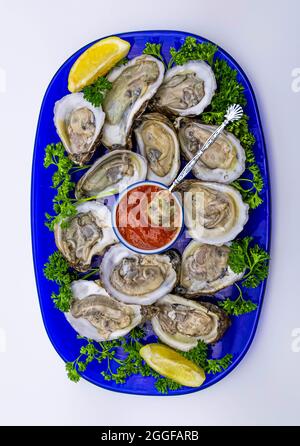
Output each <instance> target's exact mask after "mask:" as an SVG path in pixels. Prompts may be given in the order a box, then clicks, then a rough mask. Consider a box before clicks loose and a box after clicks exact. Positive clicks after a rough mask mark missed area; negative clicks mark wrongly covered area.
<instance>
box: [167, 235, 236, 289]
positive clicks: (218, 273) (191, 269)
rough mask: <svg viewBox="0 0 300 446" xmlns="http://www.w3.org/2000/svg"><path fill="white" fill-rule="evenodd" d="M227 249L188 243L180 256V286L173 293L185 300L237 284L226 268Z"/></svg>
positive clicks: (199, 243)
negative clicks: (183, 297)
mask: <svg viewBox="0 0 300 446" xmlns="http://www.w3.org/2000/svg"><path fill="white" fill-rule="evenodd" d="M229 252H230V247H229V245H221V246H215V245H208V244H206V243H201V242H198V241H196V240H193V241H191V242H190V243H189V244H188V246H187V247H186V248H185V250H184V251H183V254H182V264H181V271H180V281H179V286H178V287H177V288H176V291H177V292H178V293H179V294H182V295H183V296H185V297H196V296H198V295H201V294H213V293H215V292H217V291H219V290H221V289H222V288H225V287H227V286H229V285H232V284H233V283H234V282H236V281H237V280H240V279H241V278H242V277H243V275H244V273H243V272H242V273H240V274H236V273H234V272H233V271H232V269H231V268H230V266H229V265H228V257H229Z"/></svg>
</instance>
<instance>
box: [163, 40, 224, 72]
mask: <svg viewBox="0 0 300 446" xmlns="http://www.w3.org/2000/svg"><path fill="white" fill-rule="evenodd" d="M217 49H218V48H217V47H216V46H215V45H213V44H212V43H209V42H205V43H197V40H196V38H195V37H192V36H189V37H187V38H186V39H185V41H184V43H183V44H182V46H181V47H180V48H179V49H178V50H176V49H175V48H174V47H171V48H170V54H171V60H170V62H169V68H170V67H171V66H172V65H173V64H174V63H175V64H176V65H183V64H185V63H186V62H189V61H190V60H205V61H206V62H208V63H209V64H210V65H212V63H213V60H214V56H215V53H216V51H217Z"/></svg>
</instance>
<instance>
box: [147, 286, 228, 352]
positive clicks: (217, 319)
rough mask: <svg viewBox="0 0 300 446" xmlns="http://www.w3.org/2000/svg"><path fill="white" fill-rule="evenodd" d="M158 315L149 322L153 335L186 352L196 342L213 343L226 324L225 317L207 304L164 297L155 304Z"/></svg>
mask: <svg viewBox="0 0 300 446" xmlns="http://www.w3.org/2000/svg"><path fill="white" fill-rule="evenodd" d="M155 306H156V307H158V309H159V311H158V313H157V314H156V315H155V316H154V317H153V318H152V320H151V323H152V327H153V330H154V332H155V334H156V335H157V336H158V337H159V339H160V340H161V341H162V342H164V343H165V344H167V345H169V346H170V347H173V348H176V349H178V350H182V351H188V350H191V349H192V348H194V347H196V346H197V343H198V341H199V340H201V341H203V342H205V343H206V344H213V343H215V342H217V341H218V340H219V339H220V338H221V337H222V336H223V335H224V333H225V331H226V330H227V328H228V327H229V325H230V319H229V317H228V316H227V314H226V313H225V312H224V311H223V310H222V309H221V308H219V307H218V306H217V305H214V304H211V303H210V302H199V301H197V302H195V301H193V300H190V299H184V298H183V297H180V296H176V295H174V294H168V295H167V296H164V297H163V298H162V299H160V300H159V301H157V302H156V304H155Z"/></svg>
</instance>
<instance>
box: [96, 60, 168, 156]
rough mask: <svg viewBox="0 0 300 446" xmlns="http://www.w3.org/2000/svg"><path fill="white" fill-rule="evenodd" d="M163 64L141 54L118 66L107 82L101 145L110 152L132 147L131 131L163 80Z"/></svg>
mask: <svg viewBox="0 0 300 446" xmlns="http://www.w3.org/2000/svg"><path fill="white" fill-rule="evenodd" d="M164 70H165V69H164V65H163V63H162V62H160V61H159V60H158V59H156V58H155V57H152V56H148V55H142V56H138V57H135V58H134V59H132V60H130V61H129V62H128V63H127V64H126V65H123V66H121V67H117V68H115V69H113V70H112V71H111V73H109V75H108V76H107V79H108V80H109V81H110V82H112V89H111V90H110V91H108V93H107V95H106V97H105V100H104V102H103V110H104V112H105V114H106V116H105V124H104V127H103V135H102V142H103V144H104V145H105V146H106V147H107V148H109V149H123V148H129V149H130V148H131V130H132V124H133V121H134V119H136V118H137V117H138V116H139V115H140V114H141V113H142V112H143V111H144V110H145V108H146V106H147V104H148V101H149V100H150V99H151V98H152V97H153V96H154V94H155V93H156V91H157V89H158V87H159V86H160V84H161V83H162V81H163V76H164Z"/></svg>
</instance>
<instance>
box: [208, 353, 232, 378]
mask: <svg viewBox="0 0 300 446" xmlns="http://www.w3.org/2000/svg"><path fill="white" fill-rule="evenodd" d="M231 363H232V355H230V354H227V355H225V356H224V357H223V358H221V359H208V360H207V365H206V372H207V373H213V374H216V373H220V372H222V371H223V370H226V369H227V368H228V367H229V366H230V364H231Z"/></svg>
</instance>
